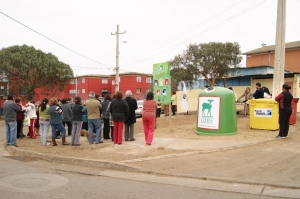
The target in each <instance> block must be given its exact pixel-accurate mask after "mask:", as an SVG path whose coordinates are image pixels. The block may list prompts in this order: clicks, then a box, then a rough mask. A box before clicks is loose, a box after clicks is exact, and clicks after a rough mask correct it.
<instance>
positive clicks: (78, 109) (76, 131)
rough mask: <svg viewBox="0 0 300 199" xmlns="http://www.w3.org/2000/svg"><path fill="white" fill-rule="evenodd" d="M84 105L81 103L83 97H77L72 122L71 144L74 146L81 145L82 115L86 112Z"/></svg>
mask: <svg viewBox="0 0 300 199" xmlns="http://www.w3.org/2000/svg"><path fill="white" fill-rule="evenodd" d="M84 112H85V111H84V109H83V106H82V105H81V98H80V97H78V96H77V97H75V105H74V106H73V109H72V115H73V124H72V139H71V145H72V146H79V145H80V131H81V127H82V115H83V114H84Z"/></svg>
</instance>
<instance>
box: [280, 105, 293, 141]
mask: <svg viewBox="0 0 300 199" xmlns="http://www.w3.org/2000/svg"><path fill="white" fill-rule="evenodd" d="M291 114H292V113H287V112H285V111H284V110H280V111H279V136H281V137H286V136H287V135H288V132H289V120H290V117H291Z"/></svg>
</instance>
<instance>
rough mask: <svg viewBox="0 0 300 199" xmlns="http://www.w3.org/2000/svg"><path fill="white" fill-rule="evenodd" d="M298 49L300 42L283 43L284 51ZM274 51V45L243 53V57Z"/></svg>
mask: <svg viewBox="0 0 300 199" xmlns="http://www.w3.org/2000/svg"><path fill="white" fill-rule="evenodd" d="M297 48H298V49H300V41H293V42H288V43H285V49H286V50H289V49H297ZM269 51H270V52H272V51H275V45H271V46H263V47H261V48H257V49H254V50H251V51H248V52H245V53H243V55H252V54H260V53H268V52H269Z"/></svg>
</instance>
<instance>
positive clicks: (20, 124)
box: [17, 120, 23, 138]
mask: <svg viewBox="0 0 300 199" xmlns="http://www.w3.org/2000/svg"><path fill="white" fill-rule="evenodd" d="M22 123H23V120H17V138H19V137H21V134H22V131H21V129H22V126H23V125H22Z"/></svg>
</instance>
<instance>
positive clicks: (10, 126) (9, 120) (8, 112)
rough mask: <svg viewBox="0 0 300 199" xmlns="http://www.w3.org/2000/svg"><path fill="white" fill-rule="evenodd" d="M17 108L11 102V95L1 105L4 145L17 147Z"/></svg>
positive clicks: (18, 109)
mask: <svg viewBox="0 0 300 199" xmlns="http://www.w3.org/2000/svg"><path fill="white" fill-rule="evenodd" d="M18 111H20V108H19V106H18V105H17V104H16V103H15V102H14V101H13V97H12V96H11V95H8V96H7V101H6V102H5V103H4V105H3V112H4V120H5V127H6V145H10V146H15V147H18V145H17V143H16V141H17V120H16V119H17V112H18Z"/></svg>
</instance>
